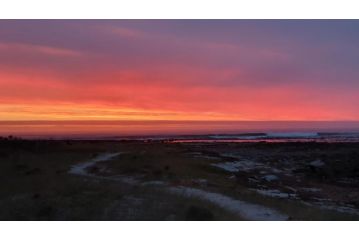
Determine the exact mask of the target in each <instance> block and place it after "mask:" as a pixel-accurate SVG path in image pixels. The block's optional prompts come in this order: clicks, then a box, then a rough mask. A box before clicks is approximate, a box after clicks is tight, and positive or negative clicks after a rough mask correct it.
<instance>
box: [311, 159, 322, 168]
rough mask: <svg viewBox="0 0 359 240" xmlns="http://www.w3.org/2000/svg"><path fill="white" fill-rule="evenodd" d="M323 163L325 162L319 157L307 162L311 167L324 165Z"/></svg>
mask: <svg viewBox="0 0 359 240" xmlns="http://www.w3.org/2000/svg"><path fill="white" fill-rule="evenodd" d="M324 165H325V163H324V162H323V161H322V160H320V159H318V160H315V161H312V162H310V163H309V166H311V167H324Z"/></svg>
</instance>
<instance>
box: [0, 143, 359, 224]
mask: <svg viewBox="0 0 359 240" xmlns="http://www.w3.org/2000/svg"><path fill="white" fill-rule="evenodd" d="M0 172H1V174H0V178H1V181H0V184H1V186H0V207H1V211H0V220H358V219H359V143H315V142H309V143H171V142H161V141H147V142H146V141H35V140H34V141H30V140H29V141H26V140H14V139H12V140H2V141H0Z"/></svg>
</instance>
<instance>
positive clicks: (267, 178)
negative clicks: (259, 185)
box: [262, 175, 279, 182]
mask: <svg viewBox="0 0 359 240" xmlns="http://www.w3.org/2000/svg"><path fill="white" fill-rule="evenodd" d="M262 179H264V180H266V181H267V182H272V181H276V180H278V179H279V178H278V177H277V176H276V175H265V176H263V177H262Z"/></svg>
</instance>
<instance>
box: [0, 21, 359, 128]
mask: <svg viewBox="0 0 359 240" xmlns="http://www.w3.org/2000/svg"><path fill="white" fill-rule="evenodd" d="M358 43H359V21H344V20H338V21H334V20H331V21H325V20H276V21H275V20H231V21H230V20H0V121H1V120H2V121H16V120H355V121H356V120H359V111H358V109H359V94H358V89H359V44H358Z"/></svg>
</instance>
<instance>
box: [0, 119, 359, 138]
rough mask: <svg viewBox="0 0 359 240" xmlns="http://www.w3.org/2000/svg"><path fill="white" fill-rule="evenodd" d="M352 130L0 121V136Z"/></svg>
mask: <svg viewBox="0 0 359 240" xmlns="http://www.w3.org/2000/svg"><path fill="white" fill-rule="evenodd" d="M272 132H273V133H317V132H326V133H336V132H340V133H353V132H359V121H167V120H163V121H161V120H151V121H148V120H146V121H133V120H131V121H123V120H121V121H0V136H8V135H14V136H18V137H25V138H26V137H27V138H32V137H34V138H42V137H44V138H47V137H60V138H62V137H68V138H71V137H124V136H163V135H165V136H168V135H206V134H244V133H272Z"/></svg>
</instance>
